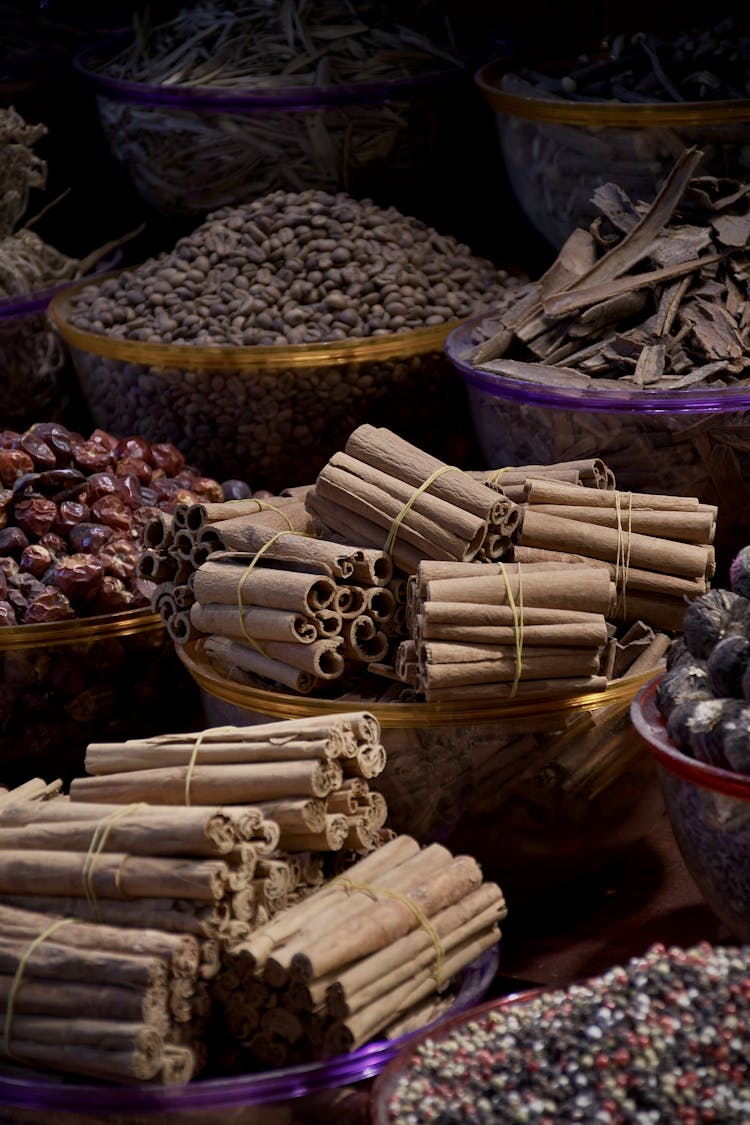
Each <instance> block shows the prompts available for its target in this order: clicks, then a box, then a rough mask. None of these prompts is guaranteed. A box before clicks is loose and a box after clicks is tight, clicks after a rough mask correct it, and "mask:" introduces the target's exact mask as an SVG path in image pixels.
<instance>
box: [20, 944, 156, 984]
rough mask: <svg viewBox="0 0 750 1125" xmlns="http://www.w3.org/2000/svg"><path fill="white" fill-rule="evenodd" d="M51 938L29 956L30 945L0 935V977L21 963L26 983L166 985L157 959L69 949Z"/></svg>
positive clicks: (103, 951)
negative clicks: (43, 981) (66, 982)
mask: <svg viewBox="0 0 750 1125" xmlns="http://www.w3.org/2000/svg"><path fill="white" fill-rule="evenodd" d="M54 936H55V935H54V934H53V935H52V937H50V938H48V939H47V940H46V941H44V942H42V943H41V944H40V945H37V946H36V948H35V949H34V950H33V952H32V953H31V954H29V952H28V949H29V943H28V942H25V941H14V940H12V939H9V938H5V937H3V936H2V935H0V973H2V974H8V975H10V974H14V973H15V972H16V971H17V970H18V967H19V965H20V963H21V961H22V960H23V976H24V979H25V980H26V979H28V980H56V981H59V982H62V981H78V982H83V983H90V982H91V981H92V980H106V982H107V984H109V985H112V986H114V987H118V988H132V989H134V990H136V991H137V990H140V989H149V988H153V987H162V986H165V985H166V982H167V966H166V964H165V963H164V961H163V960H161V958H159V957H139V956H131V955H129V954H125V953H110V952H108V951H106V950H95V949H72V948H69V947H68V946H64V945H60V944H59V943H58V942H55V941H53V938H54Z"/></svg>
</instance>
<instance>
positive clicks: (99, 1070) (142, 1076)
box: [0, 1017, 163, 1082]
mask: <svg viewBox="0 0 750 1125" xmlns="http://www.w3.org/2000/svg"><path fill="white" fill-rule="evenodd" d="M29 1018H34V1017H29ZM149 1031H153V1029H149ZM61 1034H62V1035H64V1034H65V1033H64V1032H62V1033H61ZM153 1034H154V1039H153V1040H152V1037H151V1035H148V1036H146V1035H144V1036H142V1037H141V1038H140V1039H138V1041H137V1042H136V1043H134V1044H133V1045H132V1046H131V1047H129V1048H126V1049H124V1050H107V1049H105V1048H103V1047H96V1046H83V1045H81V1044H80V1043H72V1042H66V1041H65V1040H64V1039H63V1038H61V1039H60V1040H58V1041H56V1042H54V1043H42V1042H38V1041H36V1040H30V1039H22V1038H20V1036H14V1038H13V1041H12V1045H11V1056H10V1057H11V1058H13V1059H17V1060H19V1061H20V1062H25V1063H28V1064H29V1065H31V1066H44V1067H51V1068H52V1069H54V1070H63V1071H70V1072H71V1073H73V1074H85V1075H88V1076H89V1077H91V1078H103V1079H107V1080H109V1081H118V1080H119V1081H131V1082H132V1081H138V1082H148V1081H150V1080H151V1079H153V1078H155V1077H156V1076H157V1074H159V1072H160V1071H161V1070H162V1066H163V1057H162V1053H161V1037H160V1036H159V1035H158V1033H156V1032H154V1033H153ZM157 1043H158V1050H157V1049H155V1044H157ZM1 1049H2V1048H1V1045H0V1050H1ZM2 1054H3V1055H5V1051H4V1050H2Z"/></svg>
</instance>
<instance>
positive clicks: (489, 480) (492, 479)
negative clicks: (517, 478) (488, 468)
mask: <svg viewBox="0 0 750 1125" xmlns="http://www.w3.org/2000/svg"><path fill="white" fill-rule="evenodd" d="M514 467H515V466H513V465H503V467H502V469H493V470H492V472H491V473H490V474H489V475H488V476H486V477H485V478H484V483H485V484H500V477H501V476H502V475H503V473H507V472H509V471H510V470H511V469H513V468H514Z"/></svg>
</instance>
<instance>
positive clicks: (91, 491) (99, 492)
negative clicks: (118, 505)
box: [86, 473, 117, 504]
mask: <svg viewBox="0 0 750 1125" xmlns="http://www.w3.org/2000/svg"><path fill="white" fill-rule="evenodd" d="M116 491H117V489H116V479H115V475H114V473H92V474H91V476H90V477H89V478H88V480H87V481H86V496H87V498H88V503H89V504H94V503H96V501H97V500H101V498H102V496H111V495H112V493H113V492H116Z"/></svg>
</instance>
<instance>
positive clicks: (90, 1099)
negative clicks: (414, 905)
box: [0, 944, 500, 1114]
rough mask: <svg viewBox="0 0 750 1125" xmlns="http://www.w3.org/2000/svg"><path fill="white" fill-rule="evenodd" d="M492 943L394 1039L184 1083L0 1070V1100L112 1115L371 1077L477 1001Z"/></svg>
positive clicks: (259, 1097)
mask: <svg viewBox="0 0 750 1125" xmlns="http://www.w3.org/2000/svg"><path fill="white" fill-rule="evenodd" d="M499 960H500V952H499V946H498V945H497V944H495V945H493V946H491V947H490V948H489V949H488V950H486V951H485V952H484V953H483V954H482V955H481V956H480V957H478V958H477V959H476V961H473V962H472V964H471V965H468V966H467V967H466V969H464V970H463V973H462V975H461V981H460V985H459V989H458V992H457V994H456V998H455V1001H454V1003H453V1004H452V1005H451V1007H450V1010H449V1012H447V1013H444V1014H443V1015H441V1016H439V1017H438V1018H437V1019H435V1020H433V1021H431V1022H430V1023H428V1024H427V1025H426V1026H425V1027H423V1028H419V1029H417V1030H416V1031H411V1032H409V1033H408V1034H406V1035H401V1036H399V1037H398V1038H396V1039H377V1040H374V1041H373V1042H371V1043H366V1044H365V1045H364V1046H363V1047H359V1048H358V1049H357V1050H356V1051H353V1052H352V1053H351V1054H349V1055H337V1056H336V1057H335V1058H332V1059H328V1060H326V1061H325V1062H320V1063H305V1064H303V1065H300V1066H291V1067H284V1068H282V1069H280V1070H276V1071H262V1072H260V1073H258V1074H246V1075H240V1076H233V1077H231V1078H216V1079H206V1080H203V1081H202V1080H200V1079H197V1080H195V1081H193V1082H188V1083H187V1084H186V1085H184V1086H158V1085H149V1084H142V1085H137V1086H107V1085H102V1086H94V1085H84V1084H82V1083H81V1084H78V1083H72V1082H67V1083H66V1082H44V1081H41V1080H36V1079H35V1080H33V1081H30V1080H28V1079H20V1078H10V1077H5V1076H2V1075H0V1106H3V1105H11V1106H16V1107H17V1108H23V1109H33V1110H54V1111H60V1112H62V1111H63V1110H68V1111H71V1112H78V1113H84V1114H85V1113H90V1114H93V1113H102V1112H105V1113H107V1112H113V1113H117V1114H121V1113H126V1112H132V1111H139V1112H144V1111H146V1112H148V1111H151V1112H153V1113H154V1114H156V1113H161V1112H164V1111H167V1110H171V1111H180V1110H183V1111H185V1112H187V1111H190V1110H195V1109H201V1108H202V1109H222V1108H225V1107H229V1106H240V1105H242V1106H252V1105H265V1104H271V1103H273V1102H279V1101H287V1100H288V1099H291V1098H299V1097H303V1096H304V1095H305V1094H310V1093H313V1092H314V1091H317V1090H328V1089H333V1088H335V1087H338V1086H346V1085H349V1084H350V1083H352V1082H361V1081H364V1079H366V1078H372V1077H374V1076H375V1075H376V1074H379V1073H380V1071H381V1070H382V1069H383V1068H384V1067H385V1066H386V1064H387V1063H389V1062H390V1061H391V1059H393V1058H395V1057H396V1055H397V1054H398V1053H399V1052H400V1051H401V1050H402V1048H403V1047H404V1046H405V1045H406V1044H407V1043H410V1042H411V1040H412V1039H415V1038H416V1037H417V1036H419V1035H422V1034H423V1033H424V1032H425V1031H426V1030H429V1028H431V1027H433V1026H437V1024H439V1023H441V1022H443V1021H444V1020H445V1019H446V1016H447V1015H458V1014H460V1013H461V1012H464V1011H467V1010H469V1009H470V1008H472V1007H474V1006H475V1005H476V1004H478V1003H479V1002H480V1000H481V999H482V998H483V996H484V995H485V994H486V992H487V989H488V988H489V986H490V983H491V981H492V978H493V977H494V976H495V973H496V972H497V967H498V964H499Z"/></svg>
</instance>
